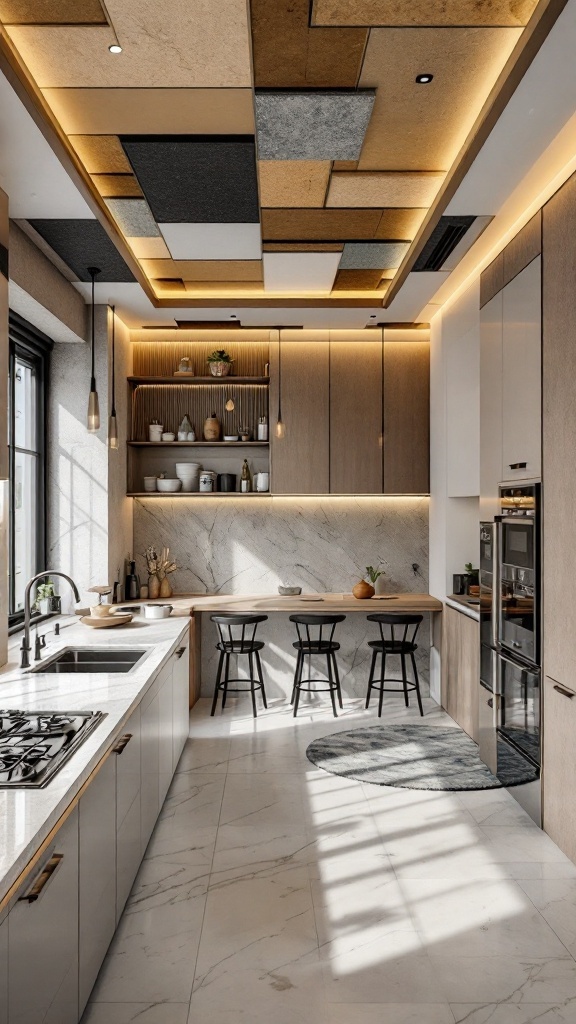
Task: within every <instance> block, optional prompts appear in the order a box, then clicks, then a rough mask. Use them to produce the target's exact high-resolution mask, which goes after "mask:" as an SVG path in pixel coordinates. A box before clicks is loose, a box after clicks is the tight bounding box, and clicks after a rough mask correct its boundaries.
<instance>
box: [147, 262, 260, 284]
mask: <svg viewBox="0 0 576 1024" xmlns="http://www.w3.org/2000/svg"><path fill="white" fill-rule="evenodd" d="M141 262H142V269H143V270H144V273H145V274H147V276H148V277H181V278H183V280H185V281H197V282H201V281H258V282H261V281H262V279H263V278H262V261H261V260H171V259H166V260H164V259H158V260H155V259H144V260H142V261H141Z"/></svg>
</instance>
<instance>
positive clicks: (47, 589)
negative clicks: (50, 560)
mask: <svg viewBox="0 0 576 1024" xmlns="http://www.w3.org/2000/svg"><path fill="white" fill-rule="evenodd" d="M50 597H56V592H55V590H54V584H53V582H52V580H48V582H47V583H39V584H38V586H37V588H36V600H35V602H34V607H35V608H39V607H40V601H46V600H47V599H48V598H50Z"/></svg>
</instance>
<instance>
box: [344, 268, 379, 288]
mask: <svg viewBox="0 0 576 1024" xmlns="http://www.w3.org/2000/svg"><path fill="white" fill-rule="evenodd" d="M381 278H382V271H381V270H339V271H338V273H337V274H336V279H335V281H334V284H333V285H332V289H333V291H335V292H354V291H358V290H360V291H361V290H366V291H374V289H375V288H377V287H378V285H379V284H380V281H381Z"/></svg>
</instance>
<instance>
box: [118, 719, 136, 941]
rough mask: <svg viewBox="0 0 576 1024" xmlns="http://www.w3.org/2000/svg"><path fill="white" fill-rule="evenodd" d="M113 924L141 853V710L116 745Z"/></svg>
mask: <svg viewBox="0 0 576 1024" xmlns="http://www.w3.org/2000/svg"><path fill="white" fill-rule="evenodd" d="M116 751H117V755H116V921H118V920H119V919H120V915H121V914H122V911H123V910H124V906H125V904H126V900H127V899H128V896H129V895H130V890H131V888H132V883H133V882H134V879H135V878H136V875H137V872H138V868H139V867H140V861H141V859H142V852H141V816H140V756H141V752H140V708H139V707H138V708H136V710H135V711H134V712H133V713H132V715H131V716H130V718H129V719H128V721H127V723H126V725H125V727H124V729H123V731H122V736H121V737H120V739H119V741H118V743H117V744H116Z"/></svg>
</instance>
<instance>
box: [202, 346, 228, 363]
mask: <svg viewBox="0 0 576 1024" xmlns="http://www.w3.org/2000/svg"><path fill="white" fill-rule="evenodd" d="M208 362H209V363H233V362H234V360H233V359H232V357H231V356H229V355H228V353H227V352H226V351H225V349H223V348H217V349H215V351H214V352H211V353H210V355H209V356H208Z"/></svg>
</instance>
